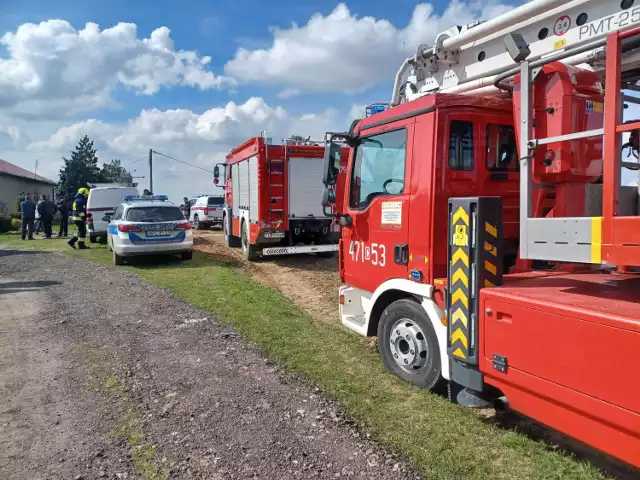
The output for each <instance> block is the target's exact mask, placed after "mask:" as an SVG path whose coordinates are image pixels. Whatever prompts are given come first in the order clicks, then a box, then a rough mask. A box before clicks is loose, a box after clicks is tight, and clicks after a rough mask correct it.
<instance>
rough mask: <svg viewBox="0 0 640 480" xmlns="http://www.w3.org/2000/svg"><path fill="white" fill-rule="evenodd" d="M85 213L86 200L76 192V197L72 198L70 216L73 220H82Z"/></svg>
mask: <svg viewBox="0 0 640 480" xmlns="http://www.w3.org/2000/svg"><path fill="white" fill-rule="evenodd" d="M86 215H87V200H86V199H85V198H84V195H82V194H81V193H78V194H76V198H74V199H73V207H72V211H71V218H72V219H73V221H74V222H84V219H85V217H86Z"/></svg>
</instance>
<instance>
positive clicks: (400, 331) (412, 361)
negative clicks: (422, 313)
mask: <svg viewBox="0 0 640 480" xmlns="http://www.w3.org/2000/svg"><path fill="white" fill-rule="evenodd" d="M389 347H390V349H391V356H392V357H393V359H394V361H395V362H396V363H397V364H398V366H399V367H400V368H402V369H403V370H404V371H405V372H407V373H411V374H415V373H418V372H419V371H420V370H422V369H423V368H424V366H425V365H426V364H427V357H428V353H429V346H428V344H427V336H426V335H425V333H424V331H423V330H422V328H420V326H419V325H418V324H417V323H416V322H414V321H413V320H410V319H408V318H402V319H400V320H398V321H397V322H396V323H395V324H394V325H393V328H392V329H391V337H390V339H389Z"/></svg>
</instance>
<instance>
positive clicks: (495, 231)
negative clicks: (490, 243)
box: [484, 222, 498, 238]
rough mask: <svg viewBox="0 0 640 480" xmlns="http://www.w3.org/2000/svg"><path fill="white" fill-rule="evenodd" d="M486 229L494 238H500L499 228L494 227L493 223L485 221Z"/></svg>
mask: <svg viewBox="0 0 640 480" xmlns="http://www.w3.org/2000/svg"><path fill="white" fill-rule="evenodd" d="M484 229H485V230H486V231H487V233H488V234H489V235H491V236H492V237H493V238H498V229H497V228H496V227H494V226H493V225H491V224H490V223H489V222H484Z"/></svg>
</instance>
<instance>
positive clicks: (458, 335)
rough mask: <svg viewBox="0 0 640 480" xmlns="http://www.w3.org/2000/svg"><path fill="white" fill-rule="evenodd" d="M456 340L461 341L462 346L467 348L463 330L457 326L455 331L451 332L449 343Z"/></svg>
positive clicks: (467, 344)
mask: <svg viewBox="0 0 640 480" xmlns="http://www.w3.org/2000/svg"><path fill="white" fill-rule="evenodd" d="M458 340H459V341H460V343H462V345H464V348H469V342H467V337H465V336H464V332H463V331H462V330H460V329H459V328H458V329H456V331H455V332H453V335H451V344H452V345H453V344H454V343H456V341H458Z"/></svg>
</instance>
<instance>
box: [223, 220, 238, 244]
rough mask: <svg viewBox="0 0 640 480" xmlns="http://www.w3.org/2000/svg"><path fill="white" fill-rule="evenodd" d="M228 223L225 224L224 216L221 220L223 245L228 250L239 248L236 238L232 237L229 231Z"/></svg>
mask: <svg viewBox="0 0 640 480" xmlns="http://www.w3.org/2000/svg"><path fill="white" fill-rule="evenodd" d="M229 228H230V227H229V223H228V222H227V217H226V216H224V217H223V220H222V232H223V233H224V244H225V245H226V246H227V247H230V248H238V247H239V246H240V242H239V241H238V237H236V236H235V235H233V234H232V233H231V232H230V231H229Z"/></svg>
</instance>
